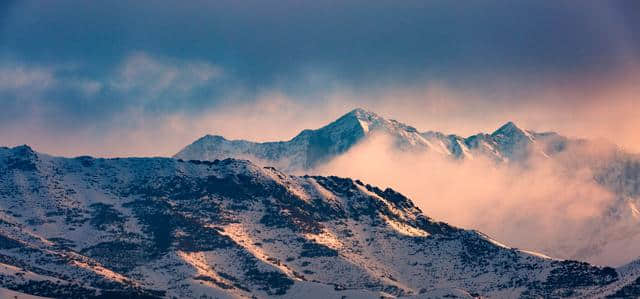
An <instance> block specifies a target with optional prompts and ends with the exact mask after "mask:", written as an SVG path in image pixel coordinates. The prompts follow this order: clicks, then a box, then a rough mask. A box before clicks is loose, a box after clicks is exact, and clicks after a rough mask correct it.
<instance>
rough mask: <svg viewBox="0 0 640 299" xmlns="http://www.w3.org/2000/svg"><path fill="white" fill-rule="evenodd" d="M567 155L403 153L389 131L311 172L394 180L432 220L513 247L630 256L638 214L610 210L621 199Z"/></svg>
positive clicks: (607, 258)
mask: <svg viewBox="0 0 640 299" xmlns="http://www.w3.org/2000/svg"><path fill="white" fill-rule="evenodd" d="M561 159H565V160H567V161H563V162H560V163H559V160H561ZM568 159H571V157H570V156H569V155H567V157H557V158H554V159H539V160H535V161H527V162H525V163H522V164H520V163H519V164H517V165H515V164H496V162H494V161H489V160H487V159H483V158H481V157H474V158H473V159H467V160H453V159H451V158H449V157H445V156H442V155H440V154H435V153H415V152H401V151H398V150H396V149H394V147H393V146H392V141H391V139H390V138H388V137H386V136H373V137H372V138H369V139H367V140H366V141H364V142H363V143H361V144H359V145H357V146H355V147H353V148H352V149H351V150H350V151H348V152H347V153H346V154H344V155H341V156H339V157H338V158H336V159H335V160H333V161H331V162H329V163H328V164H326V165H324V166H322V167H320V168H318V169H315V170H314V171H313V172H315V173H318V174H322V175H339V176H345V177H352V178H359V179H362V180H364V181H365V182H367V183H370V184H374V185H378V186H380V187H385V186H388V187H391V188H393V189H395V190H398V191H400V192H401V193H403V194H405V195H407V196H408V197H410V198H411V199H412V200H413V201H414V202H415V203H416V205H417V206H418V207H420V209H422V211H423V212H424V213H425V214H426V215H428V216H430V217H432V218H434V219H436V220H439V221H445V222H448V223H450V224H453V225H456V226H459V227H463V228H469V229H477V230H479V231H482V232H484V233H486V234H488V235H490V236H491V237H492V238H495V239H496V240H499V241H501V242H503V243H506V244H507V245H509V246H512V247H517V248H522V249H529V250H534V251H537V252H541V253H544V254H547V255H549V256H552V257H558V258H571V259H581V260H586V261H589V262H592V263H597V264H606V265H620V264H623V263H626V262H628V261H630V260H632V259H635V258H636V257H637V255H638V252H640V251H639V250H638V248H640V242H638V241H634V240H632V239H633V238H632V237H633V236H634V232H635V231H636V230H635V227H636V226H637V219H636V218H634V217H632V215H620V214H616V215H615V217H611V216H612V213H617V212H615V210H614V209H613V208H614V207H616V206H619V205H620V204H624V202H623V201H622V200H621V199H620V198H616V196H615V195H614V194H612V193H611V192H609V191H608V190H606V189H605V188H603V187H602V186H601V185H599V184H598V183H596V182H595V180H594V179H593V173H592V171H591V170H590V169H589V168H588V167H581V166H579V165H580V163H573V164H572V163H569V161H568ZM568 165H571V167H568ZM576 165H577V166H576ZM627 216H629V217H627ZM612 219H613V220H612ZM638 239H640V238H638Z"/></svg>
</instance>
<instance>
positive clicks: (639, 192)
mask: <svg viewBox="0 0 640 299" xmlns="http://www.w3.org/2000/svg"><path fill="white" fill-rule="evenodd" d="M379 135H384V136H388V137H391V138H390V140H391V143H392V144H391V147H392V148H393V149H395V150H397V153H398V154H401V153H402V152H409V153H415V152H417V153H423V152H425V153H436V156H438V155H441V156H442V157H444V158H445V159H451V160H453V161H469V160H477V159H482V160H489V161H495V163H496V165H498V166H500V167H503V166H508V167H511V166H514V167H519V168H522V169H523V171H526V170H527V169H528V168H536V167H535V166H540V165H544V166H545V167H547V166H549V165H552V167H553V168H555V169H557V173H558V174H557V175H558V176H562V175H565V176H567V177H571V176H573V175H574V173H582V172H583V171H587V172H589V173H590V174H591V175H592V176H593V180H594V182H597V184H599V185H601V186H603V187H604V188H605V189H606V190H608V191H610V192H612V194H613V196H614V197H615V198H616V200H615V201H613V202H612V203H611V204H610V205H609V206H607V207H604V208H603V209H602V210H601V214H602V217H600V219H601V220H599V222H597V223H591V224H589V227H588V228H585V230H584V235H585V238H582V239H581V241H580V242H578V243H579V244H578V243H576V244H567V243H566V242H562V244H556V243H557V242H555V241H553V242H555V243H551V244H549V245H545V246H544V248H537V249H538V250H541V251H546V252H549V253H552V254H554V255H556V256H562V257H565V258H576V259H589V260H594V261H598V262H602V261H609V260H610V258H609V257H607V256H610V254H608V253H609V252H611V251H619V250H618V249H616V248H618V247H628V246H629V245H628V244H630V242H631V241H632V240H636V239H638V240H639V241H638V242H635V241H633V242H631V243H633V244H639V245H640V228H639V227H640V226H639V225H638V224H640V210H639V209H638V207H640V156H639V155H634V154H630V153H626V152H624V151H623V150H622V149H621V148H619V147H617V146H615V145H613V144H608V143H606V142H601V141H595V140H586V139H575V138H568V137H565V136H562V135H560V134H557V133H555V132H534V131H531V130H526V129H522V128H520V127H518V126H517V125H516V124H514V123H513V122H507V123H506V124H504V125H503V126H501V127H500V128H498V129H497V130H496V131H494V132H493V133H490V134H487V133H479V134H475V135H472V136H469V137H461V136H458V135H452V134H443V133H440V132H434V131H427V132H420V131H418V130H417V129H415V128H414V127H412V126H409V125H406V124H403V123H400V122H398V121H395V120H388V119H385V118H383V117H381V116H379V115H377V114H375V113H373V112H370V111H366V110H364V109H355V110H353V111H351V112H349V113H347V114H345V115H344V116H342V117H340V118H339V119H338V120H336V121H334V122H332V123H330V124H329V125H327V126H324V127H322V128H320V129H317V130H304V131H302V132H301V133H300V134H299V135H297V136H296V137H294V138H293V139H291V140H290V141H281V142H265V143H254V142H249V141H244V140H235V141H229V140H226V139H224V138H223V137H221V136H210V135H207V136H205V137H203V138H201V139H199V140H197V141H196V142H194V143H193V144H191V145H188V146H187V147H185V148H184V149H183V150H182V151H180V152H179V153H177V154H176V155H175V157H176V158H181V159H184V160H213V159H224V158H229V157H231V158H243V159H249V160H252V161H254V162H257V163H258V164H261V165H273V166H276V167H278V168H279V169H283V170H285V171H287V172H293V173H307V172H312V173H313V172H316V171H317V169H318V168H320V169H322V166H323V165H327V164H329V163H331V161H332V160H334V159H337V158H339V157H341V156H342V155H345V154H346V153H347V151H349V150H350V149H352V148H355V146H356V145H358V144H364V143H366V141H367V140H371V139H373V138H375V137H376V136H379ZM544 163H546V164H544ZM391 167H392V166H391ZM320 172H323V171H320ZM390 180H392V179H390ZM452 180H455V178H452ZM387 183H389V184H391V183H394V182H393V181H389V182H387ZM460 183H461V184H464V183H465V182H460ZM636 257H637V256H636V255H633V256H631V255H630V256H626V255H625V256H620V257H619V258H617V259H616V260H615V261H613V263H616V264H618V263H624V262H626V261H629V260H630V259H632V258H636Z"/></svg>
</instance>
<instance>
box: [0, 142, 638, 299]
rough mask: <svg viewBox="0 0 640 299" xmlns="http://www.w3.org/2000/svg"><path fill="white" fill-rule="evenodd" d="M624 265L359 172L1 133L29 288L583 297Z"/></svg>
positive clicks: (11, 252) (8, 249) (11, 226)
mask: <svg viewBox="0 0 640 299" xmlns="http://www.w3.org/2000/svg"><path fill="white" fill-rule="evenodd" d="M634 275H635V274H634ZM622 278H624V279H622ZM632 278H633V277H630V276H622V275H621V274H620V273H618V271H617V270H615V269H613V268H608V267H604V268H602V267H595V266H591V265H589V264H587V263H584V262H574V261H561V260H554V259H551V258H548V257H544V256H541V255H538V254H535V253H531V252H527V251H522V250H517V249H513V248H509V247H506V246H504V245H501V244H500V243H498V242H496V241H494V240H492V239H490V238H489V237H487V236H486V235H484V234H482V233H479V232H477V231H471V230H463V229H459V228H456V227H453V226H450V225H448V224H446V223H442V222H437V221H435V220H433V219H431V218H429V217H427V216H425V215H424V214H423V213H422V212H421V211H420V209H418V208H417V207H416V206H415V205H414V204H413V202H412V201H411V200H410V199H408V198H406V197H405V196H403V195H402V194H400V193H398V192H396V191H394V190H392V189H385V190H382V189H379V188H377V187H374V186H371V185H368V184H365V183H363V182H361V181H359V180H352V179H348V178H339V177H322V176H290V175H287V174H284V173H282V172H280V171H278V170H276V169H274V168H271V167H266V168H264V167H260V166H257V165H255V164H253V163H251V162H249V161H246V160H235V159H225V160H213V161H196V160H193V161H188V162H187V161H184V160H179V159H169V158H126V159H119V158H116V159H99V158H92V157H86V156H84V157H77V158H60V157H52V156H48V155H45V154H40V153H37V152H35V151H33V150H32V149H31V148H29V147H28V146H20V147H15V148H0V287H1V288H4V289H10V290H13V291H16V292H22V293H25V294H30V295H37V296H45V297H64V298H70V297H73V298H157V297H178V298H214V297H215V298H244V297H257V298H266V297H276V296H280V297H283V298H299V297H301V296H306V297H309V296H310V298H340V297H342V296H345V297H348V298H371V297H374V296H375V297H388V298H392V297H400V296H415V297H420V298H439V297H453V296H457V297H458V298H464V297H467V298H471V297H479V296H482V297H499V298H505V297H525V298H538V297H559V296H565V297H566V296H579V295H584V296H587V297H588V296H591V295H594V294H599V295H598V296H600V295H602V294H605V295H606V294H613V293H615V292H617V291H619V290H620V289H621V288H623V287H624V286H625V283H628V282H629V281H630V280H631V279H632ZM635 294H638V293H635ZM594 296H595V295H594Z"/></svg>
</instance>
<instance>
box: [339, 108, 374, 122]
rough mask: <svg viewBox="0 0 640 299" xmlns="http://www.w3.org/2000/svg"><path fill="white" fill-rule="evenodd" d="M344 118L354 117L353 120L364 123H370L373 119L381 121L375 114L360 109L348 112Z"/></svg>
mask: <svg viewBox="0 0 640 299" xmlns="http://www.w3.org/2000/svg"><path fill="white" fill-rule="evenodd" d="M345 116H354V117H355V118H357V119H359V120H364V121H370V120H373V119H382V117H381V116H379V115H377V114H376V113H374V112H372V111H369V110H367V109H364V108H360V107H358V108H355V109H353V110H351V111H349V113H347V114H345Z"/></svg>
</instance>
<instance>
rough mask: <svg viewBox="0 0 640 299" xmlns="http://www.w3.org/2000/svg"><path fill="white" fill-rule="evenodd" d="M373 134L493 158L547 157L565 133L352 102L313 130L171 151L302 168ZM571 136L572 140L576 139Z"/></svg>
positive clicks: (409, 145)
mask: <svg viewBox="0 0 640 299" xmlns="http://www.w3.org/2000/svg"><path fill="white" fill-rule="evenodd" d="M378 134H385V135H388V136H391V137H392V140H393V145H394V147H395V148H397V149H399V150H403V151H432V152H435V153H439V154H442V155H445V156H450V157H452V158H455V159H465V158H473V156H476V155H478V156H483V157H488V158H490V159H492V160H495V161H500V162H508V161H511V160H517V161H519V160H523V159H525V158H528V157H529V156H531V155H539V156H542V157H548V156H549V155H552V154H554V153H556V152H558V151H561V150H562V149H563V148H564V147H566V145H567V143H569V142H570V141H569V139H568V138H565V137H562V136H560V135H558V134H556V133H553V132H546V133H536V132H533V131H529V130H524V129H521V128H519V127H517V126H516V125H515V124H514V123H513V122H508V123H506V124H505V125H503V126H502V127H500V128H499V129H498V130H496V131H495V132H493V133H492V134H484V133H480V134H477V135H473V136H470V137H468V138H464V137H460V136H458V135H447V134H443V133H440V132H434V131H427V132H420V131H418V130H417V129H416V128H414V127H412V126H409V125H406V124H403V123H401V122H398V121H396V120H388V119H385V118H383V117H381V116H379V115H377V114H375V113H373V112H370V111H367V110H364V109H361V108H358V109H355V110H353V111H351V112H349V113H347V114H345V115H343V116H342V117H340V118H339V119H337V120H336V121H334V122H332V123H330V124H328V125H326V126H324V127H322V128H320V129H317V130H304V131H302V132H300V134H298V135H297V136H295V137H294V138H293V139H291V140H289V141H278V142H264V143H257V142H251V141H246V140H227V139H225V138H224V137H222V136H218V135H206V136H204V137H202V138H200V139H198V140H196V141H195V142H194V143H192V144H190V145H188V146H187V147H185V148H184V149H182V150H181V151H180V152H178V153H177V154H176V155H175V156H174V157H175V158H180V159H184V160H214V159H224V158H230V157H232V158H244V159H250V160H254V161H261V162H265V163H270V164H274V165H278V166H279V167H281V168H282V169H285V170H293V171H301V170H302V171H304V170H309V169H313V168H314V167H316V166H318V165H320V164H322V163H325V162H327V161H329V160H331V159H332V158H335V157H336V156H339V155H340V154H343V153H345V152H346V151H348V150H349V149H350V148H352V147H353V146H354V145H356V144H358V143H359V142H362V141H363V140H366V139H367V138H370V137H372V136H376V135H378ZM576 142H577V141H576Z"/></svg>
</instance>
